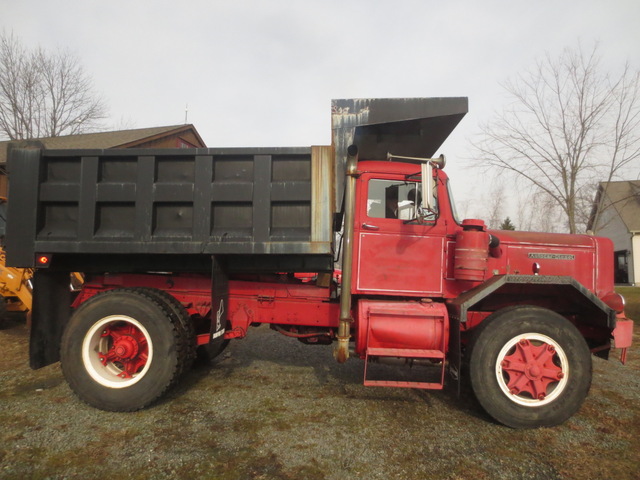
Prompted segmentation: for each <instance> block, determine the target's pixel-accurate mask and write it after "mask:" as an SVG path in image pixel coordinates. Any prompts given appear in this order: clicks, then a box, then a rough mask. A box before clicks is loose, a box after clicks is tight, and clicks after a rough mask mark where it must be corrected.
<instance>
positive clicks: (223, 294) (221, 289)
mask: <svg viewBox="0 0 640 480" xmlns="http://www.w3.org/2000/svg"><path fill="white" fill-rule="evenodd" d="M211 259H212V270H211V330H210V332H211V337H210V338H209V344H210V348H211V349H212V350H216V351H217V350H218V347H222V344H223V343H224V333H225V332H226V329H227V311H228V305H229V276H228V275H227V272H226V271H225V269H224V267H223V265H222V263H221V262H220V258H219V257H217V256H215V255H214V256H213V257H211Z"/></svg>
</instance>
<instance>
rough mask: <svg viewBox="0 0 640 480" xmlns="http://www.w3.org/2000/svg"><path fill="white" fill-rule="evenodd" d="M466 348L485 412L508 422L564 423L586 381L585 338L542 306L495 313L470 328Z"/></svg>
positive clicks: (575, 407) (578, 402)
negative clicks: (473, 329)
mask: <svg viewBox="0 0 640 480" xmlns="http://www.w3.org/2000/svg"><path fill="white" fill-rule="evenodd" d="M470 350H471V353H470V359H469V373H470V379H471V388H472V389H473V392H474V394H475V396H476V397H477V399H478V401H479V402H480V405H482V407H483V408H484V409H485V410H486V412H487V413H488V414H489V415H491V416H492V417H493V418H494V419H496V420H497V421H498V422H500V423H502V424H504V425H507V426H509V427H512V428H536V427H550V426H554V425H559V424H561V423H563V422H564V421H566V420H567V419H568V418H569V417H571V416H572V415H573V414H574V413H576V412H577V411H578V409H579V408H580V406H581V405H582V402H583V401H584V399H585V398H586V396H587V394H588V392H589V388H590V386H591V354H590V352H589V348H588V346H587V344H586V342H585V340H584V338H583V337H582V335H581V334H580V332H579V331H578V329H577V328H576V327H575V326H574V325H573V324H572V323H571V322H569V321H568V320H567V319H566V318H564V317H562V316H561V315H559V314H557V313H555V312H552V311H550V310H547V309H544V308H539V307H533V306H518V307H510V308H506V309H504V310H500V311H498V312H496V313H494V314H493V315H491V316H490V317H488V318H487V319H486V320H485V321H484V322H483V323H482V324H481V325H480V326H479V327H478V328H477V329H476V331H475V332H474V334H473V337H472V340H471V343H470ZM527 358H529V359H535V360H527Z"/></svg>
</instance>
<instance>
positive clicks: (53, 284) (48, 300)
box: [29, 270, 71, 370]
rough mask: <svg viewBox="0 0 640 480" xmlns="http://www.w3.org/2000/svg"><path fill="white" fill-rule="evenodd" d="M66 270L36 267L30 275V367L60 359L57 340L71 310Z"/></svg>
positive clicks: (60, 336) (58, 340)
mask: <svg viewBox="0 0 640 480" xmlns="http://www.w3.org/2000/svg"><path fill="white" fill-rule="evenodd" d="M70 305H71V294H70V292H69V272H55V271H49V270H36V273H35V275H34V277H33V314H32V317H31V338H30V340H29V363H30V366H31V368H32V369H34V370H36V369H38V368H42V367H46V366H47V365H51V364H52V363H55V362H57V361H59V360H60V340H61V338H62V332H63V331H64V328H65V326H66V325H67V322H68V321H69V316H70V312H71V308H70Z"/></svg>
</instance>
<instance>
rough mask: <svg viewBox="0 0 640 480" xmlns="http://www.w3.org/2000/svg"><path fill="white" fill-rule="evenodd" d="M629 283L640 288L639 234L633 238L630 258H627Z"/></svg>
mask: <svg viewBox="0 0 640 480" xmlns="http://www.w3.org/2000/svg"><path fill="white" fill-rule="evenodd" d="M636 272H637V275H636ZM629 282H630V283H631V284H633V285H635V286H636V287H640V232H638V233H636V234H635V235H634V236H633V243H632V248H631V258H629Z"/></svg>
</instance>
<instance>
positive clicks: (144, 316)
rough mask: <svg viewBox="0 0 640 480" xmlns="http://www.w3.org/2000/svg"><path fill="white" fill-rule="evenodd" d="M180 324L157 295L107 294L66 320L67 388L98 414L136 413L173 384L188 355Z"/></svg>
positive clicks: (64, 363) (63, 354)
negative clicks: (108, 412)
mask: <svg viewBox="0 0 640 480" xmlns="http://www.w3.org/2000/svg"><path fill="white" fill-rule="evenodd" d="M182 340H183V339H182V334H181V330H180V326H179V325H178V324H177V319H176V318H175V315H173V314H172V312H171V311H170V309H169V308H168V307H167V305H166V303H164V302H161V301H159V299H158V297H157V296H154V295H150V294H148V293H146V292H144V291H136V290H131V289H120V290H110V291H107V292H104V293H101V294H98V295H96V296H94V297H93V298H91V299H90V300H88V301H86V302H85V303H83V304H82V305H81V306H80V308H78V310H76V312H75V313H74V315H73V316H72V317H71V319H70V320H69V324H68V325H67V327H66V329H65V331H64V334H63V337H62V343H61V350H60V356H61V363H62V370H63V373H64V376H65V378H66V380H67V382H68V383H69V386H70V387H71V389H72V390H73V391H74V392H75V393H76V394H77V395H78V396H79V397H80V398H81V399H82V400H83V401H85V402H86V403H88V404H89V405H92V406H94V407H97V408H100V409H102V410H110V411H132V410H138V409H140V408H143V407H145V406H147V405H148V404H150V403H151V402H153V401H155V400H156V399H158V398H159V397H160V396H161V395H162V394H164V392H165V391H166V390H167V389H168V388H169V387H170V386H171V385H173V384H174V383H175V380H176V378H177V376H178V375H179V374H180V372H181V371H182V369H183V368H182V366H183V365H184V363H185V357H186V356H187V355H188V354H189V352H188V350H187V349H186V348H185V342H183V341H182Z"/></svg>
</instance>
